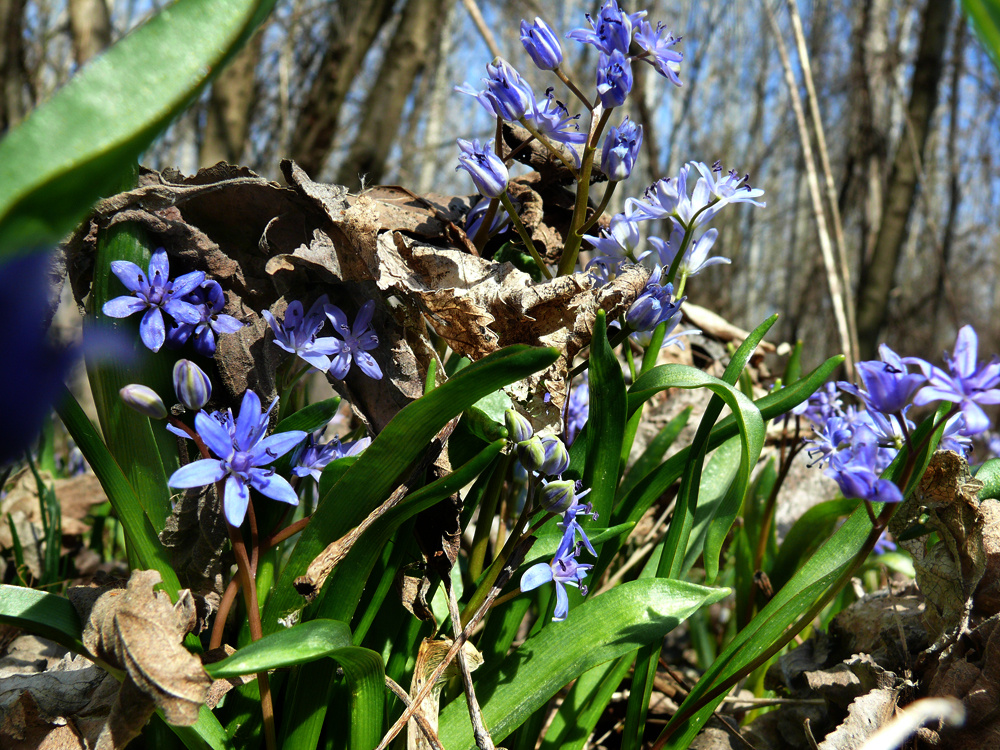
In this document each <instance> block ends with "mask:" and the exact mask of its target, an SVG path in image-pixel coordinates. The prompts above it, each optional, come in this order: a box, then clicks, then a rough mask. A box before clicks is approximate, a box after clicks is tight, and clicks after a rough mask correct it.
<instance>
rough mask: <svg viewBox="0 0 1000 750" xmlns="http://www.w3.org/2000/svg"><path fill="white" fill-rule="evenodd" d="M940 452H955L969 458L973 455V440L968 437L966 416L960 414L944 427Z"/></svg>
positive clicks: (939, 445) (939, 447) (939, 446)
mask: <svg viewBox="0 0 1000 750" xmlns="http://www.w3.org/2000/svg"><path fill="white" fill-rule="evenodd" d="M938 450H939V451H955V453H957V454H959V455H960V456H965V457H966V458H969V456H970V454H971V453H972V438H970V437H969V436H968V435H967V431H966V427H965V415H964V414H962V413H961V412H959V413H958V414H956V415H955V416H953V417H952V418H951V419H949V420H948V421H947V422H946V423H945V425H944V432H943V433H942V434H941V442H940V443H938Z"/></svg>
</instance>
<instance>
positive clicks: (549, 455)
mask: <svg viewBox="0 0 1000 750" xmlns="http://www.w3.org/2000/svg"><path fill="white" fill-rule="evenodd" d="M517 457H518V460H519V461H520V462H521V465H522V466H523V467H524V468H525V469H527V470H528V471H534V472H537V473H538V474H541V475H543V476H548V477H552V476H557V475H559V474H562V473H563V472H564V471H566V469H568V468H569V452H568V451H567V450H566V445H565V443H563V441H562V440H560V439H559V438H557V437H556V436H555V435H545V436H544V437H539V436H538V435H534V436H532V437H530V438H528V439H527V440H522V441H521V442H519V443H518V444H517Z"/></svg>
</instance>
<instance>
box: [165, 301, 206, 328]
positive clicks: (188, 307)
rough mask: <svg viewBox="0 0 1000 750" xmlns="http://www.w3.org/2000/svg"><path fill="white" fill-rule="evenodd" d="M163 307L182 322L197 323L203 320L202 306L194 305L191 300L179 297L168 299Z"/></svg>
mask: <svg viewBox="0 0 1000 750" xmlns="http://www.w3.org/2000/svg"><path fill="white" fill-rule="evenodd" d="M163 309H164V310H166V311H167V312H168V313H169V314H170V315H171V317H173V318H174V319H175V320H178V321H179V322H181V323H190V324H192V325H197V324H198V323H200V322H201V318H202V315H201V308H199V307H196V306H194V305H192V304H191V303H190V302H184V301H183V300H179V299H172V300H167V302H165V303H164V305H163Z"/></svg>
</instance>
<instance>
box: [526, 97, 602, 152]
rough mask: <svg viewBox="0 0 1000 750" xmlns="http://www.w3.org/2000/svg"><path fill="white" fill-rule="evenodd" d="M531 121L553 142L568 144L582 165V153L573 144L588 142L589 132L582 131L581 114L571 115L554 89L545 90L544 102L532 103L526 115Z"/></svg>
mask: <svg viewBox="0 0 1000 750" xmlns="http://www.w3.org/2000/svg"><path fill="white" fill-rule="evenodd" d="M525 118H526V119H527V120H530V121H531V124H532V126H533V127H534V128H535V129H536V130H537V131H538V132H539V133H541V134H542V135H544V136H545V137H546V138H548V139H549V140H550V141H552V142H553V143H562V144H564V145H566V146H567V147H568V148H567V150H568V151H570V152H572V154H573V160H574V161H575V162H576V166H577V167H579V166H580V154H579V152H578V151H577V150H576V149H575V148H572V146H575V145H579V144H582V143H586V141H587V134H586V133H581V132H580V126H579V125H578V124H577V120H579V119H580V115H572V116H570V114H569V110H568V109H566V105H565V104H563V103H562V102H560V101H558V100H557V99H556V98H555V97H554V96H553V95H552V89H551V88H550V89H547V90H546V92H545V100H544V102H543V103H542V104H539V103H538V102H537V101H536V102H534V104H533V105H532V108H531V111H530V112H528V113H527V114H526V115H525Z"/></svg>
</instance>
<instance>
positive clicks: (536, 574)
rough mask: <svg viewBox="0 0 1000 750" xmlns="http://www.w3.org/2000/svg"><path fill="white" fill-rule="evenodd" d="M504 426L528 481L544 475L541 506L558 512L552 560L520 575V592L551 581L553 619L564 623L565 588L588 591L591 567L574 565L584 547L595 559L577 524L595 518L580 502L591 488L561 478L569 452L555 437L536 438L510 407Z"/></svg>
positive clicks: (540, 493)
mask: <svg viewBox="0 0 1000 750" xmlns="http://www.w3.org/2000/svg"><path fill="white" fill-rule="evenodd" d="M506 422H507V431H508V434H509V436H510V440H511V442H512V443H513V445H514V448H515V450H516V451H517V456H518V460H519V461H520V462H521V465H522V466H524V468H525V469H526V470H527V471H528V473H529V481H532V480H533V478H534V477H546V478H545V479H542V480H541V483H540V485H539V487H538V505H539V507H540V508H541V509H542V510H544V511H546V512H548V513H560V514H562V520H561V521H560V522H559V528H560V529H562V531H563V534H562V538H561V539H560V542H559V546H558V548H557V550H556V554H555V557H554V558H553V559H552V562H551V563H546V562H542V563H538V564H537V565H533V566H531V567H530V568H528V570H526V571H525V572H524V575H523V576H522V577H521V591H531V590H532V589H536V588H538V587H539V586H541V585H543V584H545V583H549V582H551V583H553V584H554V585H555V589H556V607H555V612H554V613H553V617H552V619H553V620H555V621H559V620H564V619H566V615H567V614H568V612H569V598H568V596H567V594H566V589H565V587H566V586H575V587H578V588H579V589H580V592H581V593H582V594H583V595H584V596H586V595H587V587H586V586H585V585H583V579H584V577H586V575H587V571H589V570H590V569H591V568H593V567H594V566H593V565H591V564H585V563H580V562H578V561H577V558H578V557H579V556H580V553H581V552H582V551H583V550H585V549H586V550H587V551H588V552H589V553H590V554H591V555H592V556H594V557H597V552H596V551H595V550H594V546H593V545H592V544H591V543H590V539H588V538H587V534H586V532H585V531H584V530H583V527H582V526H581V525H580V522H579V521H578V520H577V518H578V517H581V516H583V517H585V516H590V517H591V518H597V514H596V513H595V512H594V509H593V506H592V505H591V504H590V503H584V502H581V500H582V498H583V497H585V496H586V495H587V494H588V493H589V492H590V490H589V489H587V490H583V489H582V486H581V484H580V482H578V481H573V480H570V479H563V478H562V474H563V472H564V471H566V470H567V469H568V468H569V452H568V451H567V449H566V445H565V444H564V443H563V441H562V440H560V439H559V438H558V437H556V436H554V435H546V436H544V437H539V436H538V435H535V434H534V430H533V429H532V427H531V424H530V423H529V422H528V420H527V419H525V418H524V417H523V416H521V415H520V414H518V413H517V412H515V411H514V410H512V409H508V410H507V414H506Z"/></svg>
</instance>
